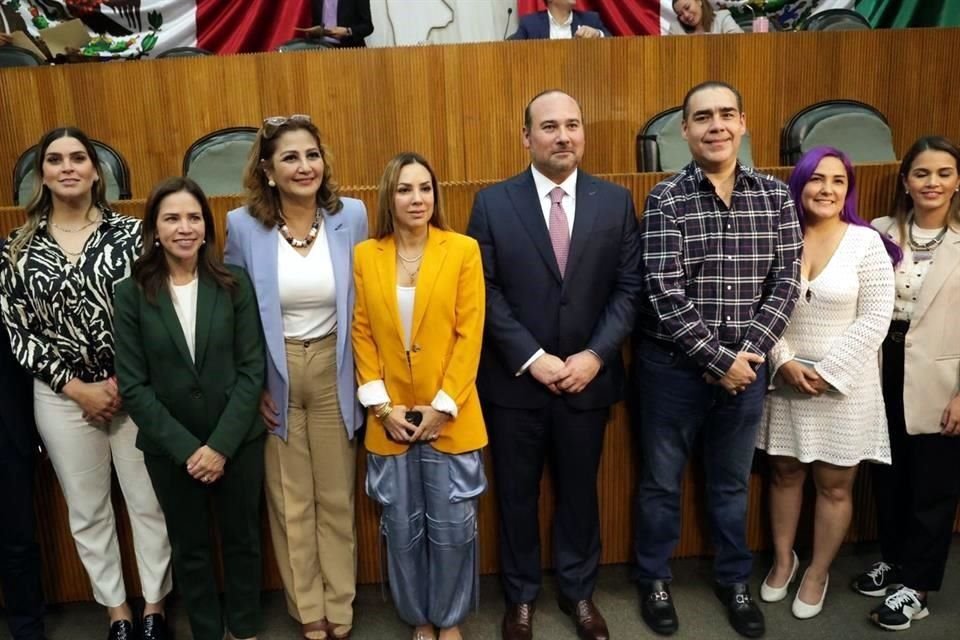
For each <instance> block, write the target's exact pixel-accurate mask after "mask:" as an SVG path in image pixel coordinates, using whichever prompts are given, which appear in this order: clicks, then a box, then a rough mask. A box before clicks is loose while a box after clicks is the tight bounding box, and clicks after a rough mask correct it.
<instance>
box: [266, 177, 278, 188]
mask: <svg viewBox="0 0 960 640" xmlns="http://www.w3.org/2000/svg"><path fill="white" fill-rule="evenodd" d="M267 184H268V185H270V186H271V187H275V186H277V183H276V182H274V181H273V178H270V179H268V180H267Z"/></svg>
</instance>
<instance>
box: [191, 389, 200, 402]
mask: <svg viewBox="0 0 960 640" xmlns="http://www.w3.org/2000/svg"><path fill="white" fill-rule="evenodd" d="M190 397H191V398H193V399H194V400H199V399H200V398H202V397H203V394H202V393H200V389H192V390H191V391H190Z"/></svg>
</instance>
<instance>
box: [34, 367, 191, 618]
mask: <svg viewBox="0 0 960 640" xmlns="http://www.w3.org/2000/svg"><path fill="white" fill-rule="evenodd" d="M33 399H34V414H35V416H36V420H37V430H38V431H39V432H40V437H41V439H42V440H43V444H44V447H46V449H47V452H48V454H49V455H50V461H51V462H52V463H53V470H54V471H55V472H56V474H57V478H58V479H59V481H60V488H61V489H62V490H63V495H64V498H66V501H67V510H68V513H69V520H70V532H71V533H72V534H73V541H74V543H75V544H76V545H77V552H78V553H79V555H80V561H81V562H83V566H84V568H85V569H86V570H87V575H88V576H89V578H90V584H91V586H92V587H93V597H94V598H95V599H96V601H97V602H99V603H100V604H102V605H104V606H106V607H117V606H120V605H121V604H123V603H124V602H126V600H127V592H126V589H125V587H124V584H123V570H122V568H121V561H120V545H119V543H118V542H117V527H116V524H115V521H114V514H113V504H112V503H111V502H110V487H111V478H110V464H111V461H112V462H113V466H114V467H115V468H116V470H117V478H118V479H119V480H120V489H121V490H122V491H123V498H124V501H125V502H126V505H127V513H128V514H129V515H130V525H131V528H132V529H133V547H134V550H135V552H136V556H137V569H138V570H139V572H140V583H141V587H142V589H143V597H144V599H145V600H146V601H147V602H160V601H161V600H163V598H164V597H166V595H167V594H168V593H170V589H171V586H172V580H171V575H170V542H169V540H168V539H167V523H166V521H165V520H164V517H163V511H161V510H160V503H159V502H157V496H156V494H155V493H154V492H153V485H152V484H151V483H150V477H149V476H148V475H147V468H146V467H145V466H144V464H143V453H142V452H141V451H140V450H139V449H137V447H136V444H135V443H136V439H137V425H135V424H134V423H133V420H131V419H130V417H129V416H127V415H126V414H120V415H118V416H117V417H116V418H114V420H113V422H111V423H110V424H109V425H107V426H94V425H91V424H90V423H88V422H87V421H86V420H84V419H83V411H82V410H81V409H80V407H79V405H77V403H75V402H74V401H73V400H70V399H69V398H67V397H66V396H64V395H62V394H57V393H54V392H53V390H52V389H50V387H49V386H47V384H45V383H43V382H40V381H39V380H34V384H33Z"/></svg>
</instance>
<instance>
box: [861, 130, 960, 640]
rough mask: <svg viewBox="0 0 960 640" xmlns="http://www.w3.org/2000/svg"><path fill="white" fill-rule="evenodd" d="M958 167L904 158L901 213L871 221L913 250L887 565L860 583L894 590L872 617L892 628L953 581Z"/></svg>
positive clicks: (922, 612) (885, 518) (959, 161)
mask: <svg viewBox="0 0 960 640" xmlns="http://www.w3.org/2000/svg"><path fill="white" fill-rule="evenodd" d="M958 168H960V148H958V147H957V146H956V145H955V144H953V143H952V142H950V141H949V140H947V139H946V138H942V137H939V136H933V137H927V138H920V139H919V140H917V141H916V142H915V143H914V144H913V146H912V147H910V149H909V150H907V153H906V154H905V155H904V157H903V161H902V163H901V165H900V181H899V183H898V184H897V187H898V188H897V195H896V200H895V203H894V207H893V215H891V216H890V217H883V218H878V219H876V220H874V221H873V225H874V227H876V228H877V229H878V230H880V232H882V233H886V234H888V235H889V236H890V238H892V239H893V241H894V242H896V243H897V244H898V245H900V248H901V249H902V250H903V260H902V261H901V262H900V263H899V264H898V265H897V268H896V273H895V282H896V290H897V295H896V300H895V302H894V308H893V322H891V324H890V331H889V333H888V334H887V338H886V340H885V341H884V342H883V346H882V348H881V354H882V364H883V366H882V372H883V373H882V376H883V396H884V402H885V404H886V411H887V425H888V429H889V431H890V450H891V454H892V458H893V464H892V465H889V466H887V465H882V466H880V465H878V466H876V467H874V470H873V471H874V496H875V497H876V500H877V520H878V524H879V533H880V551H881V556H882V560H881V562H878V563H876V564H874V565H873V566H872V567H871V568H870V569H868V570H867V571H866V572H864V573H863V574H861V575H860V576H858V577H857V578H856V579H855V580H854V583H853V587H854V589H855V590H857V591H859V592H860V593H863V594H865V595H872V596H886V597H885V598H884V600H883V602H882V603H881V604H880V605H879V606H877V607H876V608H875V609H873V611H872V613H871V618H872V619H873V621H874V622H875V623H876V624H877V625H879V626H880V627H883V628H884V629H888V630H894V631H899V630H902V629H906V628H908V627H910V624H911V622H912V621H913V620H919V619H922V618H925V617H926V616H927V615H928V613H929V610H928V609H927V594H928V592H930V591H937V590H939V589H940V585H941V583H942V581H943V574H944V569H945V568H946V563H947V554H948V553H949V551H950V544H951V539H952V534H953V524H954V517H955V515H956V513H957V502H958V499H960V473H957V467H958V466H960V394H958V389H960V322H957V309H958V308H960V195H958V194H957V191H958V190H960V173H958ZM891 587H899V588H896V589H892V588H891Z"/></svg>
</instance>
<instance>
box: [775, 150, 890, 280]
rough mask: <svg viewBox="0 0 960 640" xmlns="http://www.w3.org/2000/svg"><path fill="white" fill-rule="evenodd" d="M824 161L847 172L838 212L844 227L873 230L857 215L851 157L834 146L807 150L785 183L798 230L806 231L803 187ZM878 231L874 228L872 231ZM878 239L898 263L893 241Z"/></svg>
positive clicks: (883, 237)
mask: <svg viewBox="0 0 960 640" xmlns="http://www.w3.org/2000/svg"><path fill="white" fill-rule="evenodd" d="M824 158H836V159H837V160H839V161H840V162H842V163H843V168H844V170H845V171H846V172H847V197H846V199H844V201H843V209H841V211H840V219H841V220H843V221H844V222H846V223H847V224H853V225H857V226H858V227H867V228H869V229H873V227H871V226H870V223H869V222H867V221H866V220H864V219H863V218H861V217H860V216H859V215H858V214H857V178H856V174H855V173H854V170H853V163H852V162H850V157H849V156H848V155H847V154H845V153H844V152H843V151H841V150H840V149H836V148H834V147H827V146H822V147H814V148H812V149H810V150H809V151H807V152H806V153H805V154H803V156H801V158H800V160H798V161H797V164H796V166H795V167H794V168H793V172H792V173H791V174H790V179H789V180H788V181H787V184H788V185H789V187H790V195H791V196H793V202H794V204H795V205H796V208H797V218H798V219H799V220H800V229H801V231H805V230H806V228H807V212H806V210H805V209H804V208H803V197H802V196H803V188H804V187H805V186H806V185H807V183H808V182H809V181H810V176H812V175H813V174H814V172H815V171H816V170H817V166H818V165H819V164H820V161H821V160H823V159H824ZM873 230H874V231H877V230H876V229H873ZM877 233H878V234H879V235H880V239H881V240H883V246H884V247H885V248H886V250H887V255H889V256H890V261H891V262H892V263H893V264H900V260H902V259H903V250H902V249H900V247H899V246H898V245H897V243H896V242H894V241H893V240H891V239H890V238H889V237H887V234H885V233H880V232H879V231H877Z"/></svg>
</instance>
